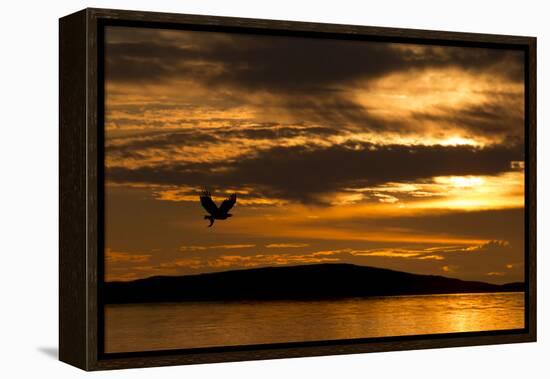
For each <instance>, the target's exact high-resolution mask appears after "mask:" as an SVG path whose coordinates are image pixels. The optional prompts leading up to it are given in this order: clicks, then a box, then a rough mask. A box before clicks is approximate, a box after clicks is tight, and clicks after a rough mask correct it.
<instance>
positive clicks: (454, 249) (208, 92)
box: [59, 9, 536, 370]
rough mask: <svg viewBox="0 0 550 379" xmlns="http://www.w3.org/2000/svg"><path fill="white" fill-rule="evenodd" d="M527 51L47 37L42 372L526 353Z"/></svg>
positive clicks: (127, 24) (161, 35)
mask: <svg viewBox="0 0 550 379" xmlns="http://www.w3.org/2000/svg"><path fill="white" fill-rule="evenodd" d="M535 58H536V39H535V38H533V37H516V36H501V35H485V34H466V33H454V32H436V31H421V30H405V29H393V28H377V27H376V28H375V27H365V26H349V25H330V24H315V23H299V22H285V21H271V20H253V19H237V18H222V17H209V16H191V15H179V14H165V13H147V12H133V11H119V10H103V9H86V10H83V11H80V12H77V13H75V14H72V15H69V16H66V17H63V18H62V19H60V278H59V279H60V336H59V338H60V351H59V355H60V359H61V360H62V361H64V362H67V363H70V364H72V365H75V366H77V367H80V368H83V369H86V370H99V369H114V368H127V367H146V366H159V365H175V364H189V363H206V362H222V361H236V360H252V359H268V358H283V357H299V356H314V355H330V354H349V353H362V352H373V351H391V350H404V349H423V348H437V347H453V346H466V345H483V344H499V343H512V342H529V341H535V340H536V304H535V300H536V276H535V275H536V273H535V268H536V256H535V244H536V234H535V233H536V230H535V220H536V217H535V196H536V192H535V172H536V169H535V146H536V143H535V136H536V134H535V124H536V111H535V104H536V98H535V96H536V76H535V75H536V59H535Z"/></svg>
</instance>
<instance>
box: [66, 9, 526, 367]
mask: <svg viewBox="0 0 550 379" xmlns="http://www.w3.org/2000/svg"><path fill="white" fill-rule="evenodd" d="M106 25H124V26H139V27H163V28H173V29H182V28H183V29H185V28H186V27H191V26H192V27H193V29H194V30H216V31H240V32H248V33H255V34H277V35H287V36H315V37H327V38H329V37H330V38H340V39H355V40H363V39H366V40H369V41H391V42H409V43H418V44H444V45H449V46H474V47H475V46H478V47H496V48H511V49H521V50H523V51H524V56H525V86H526V87H525V99H524V100H525V281H526V291H525V294H526V295H525V328H524V329H521V330H503V331H487V332H465V333H453V334H441V335H429V336H426V335H420V336H406V337H382V338H367V339H360V340H338V341H323V342H303V343H284V344H271V345H255V346H242V347H239V346H234V347H220V348H198V349H187V350H175V351H158V352H152V353H148V352H136V353H112V354H105V353H104V352H103V350H102V346H103V343H104V342H103V334H102V333H101V331H102V330H103V317H100V311H101V310H102V308H101V304H102V303H101V301H102V299H101V287H102V285H103V280H102V275H103V271H104V267H103V259H102V257H103V255H102V254H101V253H100V252H101V251H103V247H104V246H103V227H104V224H103V216H104V215H103V206H104V204H103V183H104V176H103V159H104V156H103V122H104V119H103V117H104V116H103V111H104V109H103V108H104V105H103V102H104V94H103V90H104V89H103V67H102V64H101V62H102V54H103V51H102V41H103V38H104V27H105V26H106ZM59 47H60V49H59V80H60V82H59V83H60V84H59V96H60V99H59V101H60V103H59V115H60V120H59V127H60V148H59V169H60V182H59V186H60V187H59V204H60V205H59V207H60V208H59V212H60V225H59V230H60V234H59V243H60V250H59V357H60V360H61V361H63V362H66V363H69V364H71V365H74V366H76V367H79V368H82V369H84V370H105V369H118V368H131V367H149V366H165V365H181V364H195V363H209V362H229V361H241V360H256V359H272V358H289V357H306V356H321V355H334V354H352V353H366V352H379V351H393V350H410V349H428V348H441V347H455V346H473V345H488V344H502V343H517V342H533V341H536V38H534V37H517V36H503V35H488V34H472V33H456V32H441V31H426V30H410V29H394V28H380V27H366V26H349V25H332V24H317V23H302V22H286V21H271V20H256V19H240V18H226V17H210V16H194V15H183V14H168V13H152V12H137V11H122V10H107V9H85V10H82V11H80V12H77V13H74V14H71V15H68V16H65V17H63V18H61V19H60V21H59Z"/></svg>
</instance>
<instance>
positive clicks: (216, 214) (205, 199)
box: [200, 190, 237, 227]
mask: <svg viewBox="0 0 550 379" xmlns="http://www.w3.org/2000/svg"><path fill="white" fill-rule="evenodd" d="M200 198H201V205H202V207H203V208H204V209H206V211H207V212H208V213H210V214H209V215H206V216H204V219H205V220H210V225H208V227H211V226H212V225H214V220H226V219H228V218H229V217H231V216H233V215H232V214H231V213H227V212H229V210H230V209H231V208H233V206H234V205H235V203H236V202H237V194H235V193H234V194H232V195H231V196H229V197H228V198H227V199H225V200H224V201H222V203H221V205H220V207H219V208H218V207H217V206H216V203H214V201H213V200H212V195H211V194H210V192H208V191H206V190H205V191H203V192H202V193H201V196H200Z"/></svg>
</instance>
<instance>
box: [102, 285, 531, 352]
mask: <svg viewBox="0 0 550 379" xmlns="http://www.w3.org/2000/svg"><path fill="white" fill-rule="evenodd" d="M523 327H524V294H523V293H485V294H450V295H419V296H395V297H375V298H366V299H364V298H353V299H343V300H323V301H262V302H258V301H254V302H229V303H223V302H185V303H162V304H129V305H127V304H124V305H107V306H106V307H105V351H106V352H107V353H109V352H130V351H150V350H164V349H185V348H196V347H211V346H231V345H250V344H265V343H281V342H304V341H319V340H332V339H349V338H368V337H387V336H404V335H418V334H437V333H455V332H473V331H489V330H505V329H520V328H523Z"/></svg>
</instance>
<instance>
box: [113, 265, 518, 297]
mask: <svg viewBox="0 0 550 379" xmlns="http://www.w3.org/2000/svg"><path fill="white" fill-rule="evenodd" d="M523 290H524V284H523V283H509V284H504V285H496V284H489V283H484V282H470V281H463V280H459V279H451V278H446V277H443V276H434V275H416V274H410V273H406V272H400V271H393V270H387V269H381V268H375V267H367V266H356V265H353V264H335V263H328V264H313V265H303V266H290V267H289V266H285V267H264V268H253V269H245V270H234V271H224V272H216V273H208V274H199V275H187V276H155V277H151V278H147V279H139V280H135V281H132V282H107V283H105V291H104V292H103V294H104V301H105V303H147V302H174V301H230V300H313V299H331V298H345V297H366V296H395V295H412V294H442V293H466V292H515V291H523Z"/></svg>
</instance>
